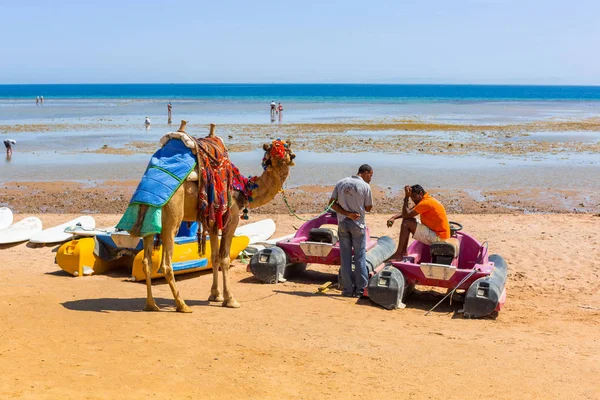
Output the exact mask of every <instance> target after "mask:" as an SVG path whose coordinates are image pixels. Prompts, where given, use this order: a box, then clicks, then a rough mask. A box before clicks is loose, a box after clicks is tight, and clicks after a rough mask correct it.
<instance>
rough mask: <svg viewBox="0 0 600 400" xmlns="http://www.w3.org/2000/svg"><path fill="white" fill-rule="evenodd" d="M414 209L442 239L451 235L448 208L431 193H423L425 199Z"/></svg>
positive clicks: (426, 224)
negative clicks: (447, 214)
mask: <svg viewBox="0 0 600 400" xmlns="http://www.w3.org/2000/svg"><path fill="white" fill-rule="evenodd" d="M414 210H415V211H416V212H417V213H418V214H419V216H420V217H421V223H422V224H423V225H425V226H426V227H428V228H429V229H431V230H432V231H434V232H435V233H436V234H437V235H438V236H439V237H440V239H448V238H449V237H450V224H448V217H447V216H446V209H445V208H444V206H443V205H442V203H440V202H439V201H437V200H436V199H434V198H433V197H431V196H430V195H429V193H425V194H424V195H423V200H421V201H420V202H419V204H417V205H416V206H415V207H414Z"/></svg>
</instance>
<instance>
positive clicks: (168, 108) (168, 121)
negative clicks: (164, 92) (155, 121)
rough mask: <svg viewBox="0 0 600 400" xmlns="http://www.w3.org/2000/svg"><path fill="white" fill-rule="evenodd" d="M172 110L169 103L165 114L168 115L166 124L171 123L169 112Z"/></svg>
mask: <svg viewBox="0 0 600 400" xmlns="http://www.w3.org/2000/svg"><path fill="white" fill-rule="evenodd" d="M172 109H173V106H171V103H169V104H167V114H168V120H167V123H169V124H170V123H171V110H172Z"/></svg>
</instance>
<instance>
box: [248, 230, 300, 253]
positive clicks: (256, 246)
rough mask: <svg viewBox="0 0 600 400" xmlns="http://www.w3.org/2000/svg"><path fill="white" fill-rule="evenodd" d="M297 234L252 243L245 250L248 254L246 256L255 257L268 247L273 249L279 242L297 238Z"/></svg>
mask: <svg viewBox="0 0 600 400" xmlns="http://www.w3.org/2000/svg"><path fill="white" fill-rule="evenodd" d="M295 235H296V234H295V233H290V234H289V235H285V236H280V237H277V238H273V239H269V240H265V241H264V242H255V243H252V244H251V245H249V246H248V247H246V248H245V249H244V252H245V253H246V254H245V255H246V256H250V257H251V256H253V255H254V254H256V253H258V252H259V251H261V250H263V249H265V248H267V247H273V246H275V244H276V243H277V242H279V241H280V240H287V239H291V238H293V237H294V236H295Z"/></svg>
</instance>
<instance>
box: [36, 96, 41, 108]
mask: <svg viewBox="0 0 600 400" xmlns="http://www.w3.org/2000/svg"><path fill="white" fill-rule="evenodd" d="M35 105H36V106H39V105H40V96H35Z"/></svg>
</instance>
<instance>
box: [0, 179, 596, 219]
mask: <svg viewBox="0 0 600 400" xmlns="http://www.w3.org/2000/svg"><path fill="white" fill-rule="evenodd" d="M137 184H138V182H137V181H133V180H131V181H104V182H88V183H78V182H68V181H64V182H60V181H59V182H32V181H30V182H7V183H5V184H2V185H0V188H2V189H3V190H1V191H0V206H7V207H9V208H11V209H12V210H13V211H14V212H16V213H20V214H23V213H35V214H37V213H84V214H96V213H123V212H125V209H126V208H127V205H128V204H129V200H130V198H131V196H132V195H133V192H134V191H135V188H136V187H137ZM332 190H333V186H327V185H324V186H314V185H313V186H299V187H295V188H290V189H287V190H285V199H287V203H288V205H286V203H285V201H284V195H283V194H278V195H277V196H276V197H275V198H274V199H273V201H271V202H270V203H269V204H267V205H265V206H263V207H261V208H258V209H255V210H251V213H252V214H258V215H268V214H272V213H277V214H290V215H291V214H292V211H293V212H295V213H299V214H302V213H316V214H318V213H320V212H322V211H323V209H324V207H325V206H326V205H327V204H328V200H329V197H330V195H331V192H332ZM429 192H430V193H431V194H432V195H434V196H435V197H436V198H437V199H439V200H440V201H441V202H442V204H444V206H445V207H446V210H447V211H448V212H450V213H463V214H523V213H538V214H543V213H598V212H600V193H597V192H596V193H590V192H589V191H586V190H577V189H574V188H564V189H548V190H540V189H511V190H472V189H462V190H455V189H452V190H449V189H443V188H431V189H430V190H429ZM373 196H374V203H375V208H374V210H373V211H374V212H376V213H378V214H392V213H398V212H400V211H401V207H402V199H403V197H404V194H403V193H402V192H401V191H400V190H392V188H391V187H380V186H378V185H373Z"/></svg>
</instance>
